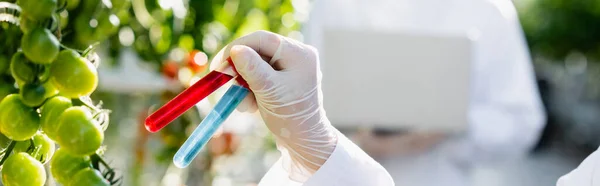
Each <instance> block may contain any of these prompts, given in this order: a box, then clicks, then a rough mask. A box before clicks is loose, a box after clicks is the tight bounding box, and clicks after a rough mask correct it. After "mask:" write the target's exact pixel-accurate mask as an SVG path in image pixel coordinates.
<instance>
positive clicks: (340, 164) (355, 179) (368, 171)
mask: <svg viewBox="0 0 600 186" xmlns="http://www.w3.org/2000/svg"><path fill="white" fill-rule="evenodd" d="M336 132H337V133H338V142H337V145H336V147H335V149H334V150H333V153H332V154H331V156H329V158H328V159H327V161H326V162H325V164H323V165H322V166H321V168H319V170H317V172H316V173H315V174H313V175H312V176H311V177H310V178H308V180H306V182H304V183H303V184H302V183H299V182H295V181H293V180H291V179H290V178H289V174H288V172H287V171H286V170H285V169H284V167H285V165H284V161H283V160H282V159H283V158H282V159H279V160H278V161H277V162H276V163H275V164H274V165H273V166H272V167H271V169H269V171H268V172H267V174H265V176H264V177H263V178H262V179H261V181H260V183H259V184H258V185H259V186H279V185H285V186H295V185H305V186H320V185H323V186H353V185H356V186H365V185H377V186H392V185H394V181H393V180H392V177H391V176H390V174H389V173H388V172H387V171H386V170H385V169H384V168H383V167H382V166H381V165H380V164H379V163H377V162H376V161H375V160H373V158H371V157H370V156H369V155H367V154H366V153H365V152H364V151H362V150H361V149H360V148H359V147H358V146H356V145H355V144H354V143H352V141H350V140H349V139H348V138H346V136H344V135H343V134H341V133H340V132H339V131H336ZM282 155H283V156H285V155H286V154H282Z"/></svg>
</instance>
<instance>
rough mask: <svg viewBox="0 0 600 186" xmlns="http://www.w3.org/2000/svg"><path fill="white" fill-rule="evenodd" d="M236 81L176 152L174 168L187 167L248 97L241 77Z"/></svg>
mask: <svg viewBox="0 0 600 186" xmlns="http://www.w3.org/2000/svg"><path fill="white" fill-rule="evenodd" d="M236 80H237V82H236V83H235V84H233V85H232V86H231V87H230V88H229V89H228V90H227V92H225V94H224V95H223V97H222V98H221V100H219V102H217V104H216V105H215V107H214V108H213V110H212V111H211V112H210V113H209V114H208V115H207V116H206V117H205V118H204V119H203V120H202V122H200V125H198V127H196V129H195V130H194V132H193V133H192V135H190V137H189V138H188V139H187V140H186V141H185V142H184V143H183V145H182V146H181V147H180V148H179V150H177V153H175V156H174V157H173V163H174V164H175V166H177V167H179V168H185V167H187V166H188V165H189V164H190V162H192V160H194V158H195V157H196V156H197V155H198V153H199V152H200V150H201V149H202V148H203V147H204V146H205V145H206V144H207V143H208V141H209V140H210V139H211V137H212V136H213V135H214V134H215V132H216V131H217V129H218V128H219V127H220V126H221V124H223V122H224V121H225V120H226V119H227V117H229V115H230V114H231V113H232V112H233V110H234V109H235V108H236V107H237V106H238V105H239V104H240V102H242V100H243V99H244V98H245V97H246V95H248V93H249V92H250V90H248V88H247V87H248V86H247V84H246V83H245V81H243V79H241V76H238V77H237V78H236ZM240 84H241V85H240Z"/></svg>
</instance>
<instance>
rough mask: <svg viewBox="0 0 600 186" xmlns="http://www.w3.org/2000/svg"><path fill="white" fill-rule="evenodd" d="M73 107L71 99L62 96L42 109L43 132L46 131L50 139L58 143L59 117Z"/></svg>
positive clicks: (47, 103)
mask: <svg viewBox="0 0 600 186" xmlns="http://www.w3.org/2000/svg"><path fill="white" fill-rule="evenodd" d="M72 106H73V104H72V103H71V99H69V98H66V97H62V96H54V97H52V98H50V99H48V101H46V103H44V105H43V106H42V109H41V115H42V118H41V120H40V124H41V126H42V131H44V132H45V133H46V135H48V137H50V139H52V140H55V141H56V130H57V129H58V117H59V116H60V115H61V114H62V113H63V112H64V111H65V110H67V109H68V108H69V107H72Z"/></svg>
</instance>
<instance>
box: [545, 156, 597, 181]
mask: <svg viewBox="0 0 600 186" xmlns="http://www.w3.org/2000/svg"><path fill="white" fill-rule="evenodd" d="M556 186H600V149H598V150H596V152H594V153H592V154H591V155H590V156H588V157H587V158H586V159H585V160H583V162H582V163H581V164H580V165H579V167H577V168H576V169H575V170H573V171H571V172H570V173H569V174H567V175H564V176H562V177H560V179H559V180H558V182H557V183H556Z"/></svg>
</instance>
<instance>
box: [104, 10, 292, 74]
mask: <svg viewBox="0 0 600 186" xmlns="http://www.w3.org/2000/svg"><path fill="white" fill-rule="evenodd" d="M293 11H294V7H293V6H292V2H291V0H131V8H130V9H129V12H128V16H124V17H128V18H129V20H128V24H127V25H125V26H124V27H122V28H121V30H122V31H123V29H124V28H125V29H127V28H131V30H133V33H134V36H135V41H134V42H133V45H132V47H133V48H134V49H135V51H136V52H137V54H138V55H139V56H140V57H141V58H142V59H143V60H144V61H148V62H151V63H153V64H154V66H155V67H156V70H157V71H160V67H161V65H162V63H164V62H165V60H168V58H169V57H170V56H169V53H170V52H171V51H173V50H183V51H184V52H190V51H192V50H193V49H198V50H201V51H203V52H205V53H207V54H208V55H209V57H210V56H212V55H214V53H216V52H217V51H218V49H220V48H221V47H223V45H224V44H226V43H228V42H230V41H231V40H233V39H235V38H237V37H240V36H242V35H245V34H248V33H250V32H253V31H256V30H271V31H273V32H277V33H280V34H284V35H285V34H287V33H289V32H290V31H294V30H297V29H298V28H299V24H297V23H295V22H294V23H293V24H291V26H290V24H287V27H286V26H284V25H283V24H282V17H284V15H286V14H289V15H291V14H292V13H293ZM119 37H123V36H119V35H115V36H113V37H112V38H110V39H109V41H110V46H111V47H110V48H111V51H110V52H111V54H112V56H118V55H119V53H120V52H121V51H122V50H121V49H122V48H123V47H125V46H123V45H122V42H120V38H119ZM121 39H122V38H121ZM115 62H116V61H115Z"/></svg>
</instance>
